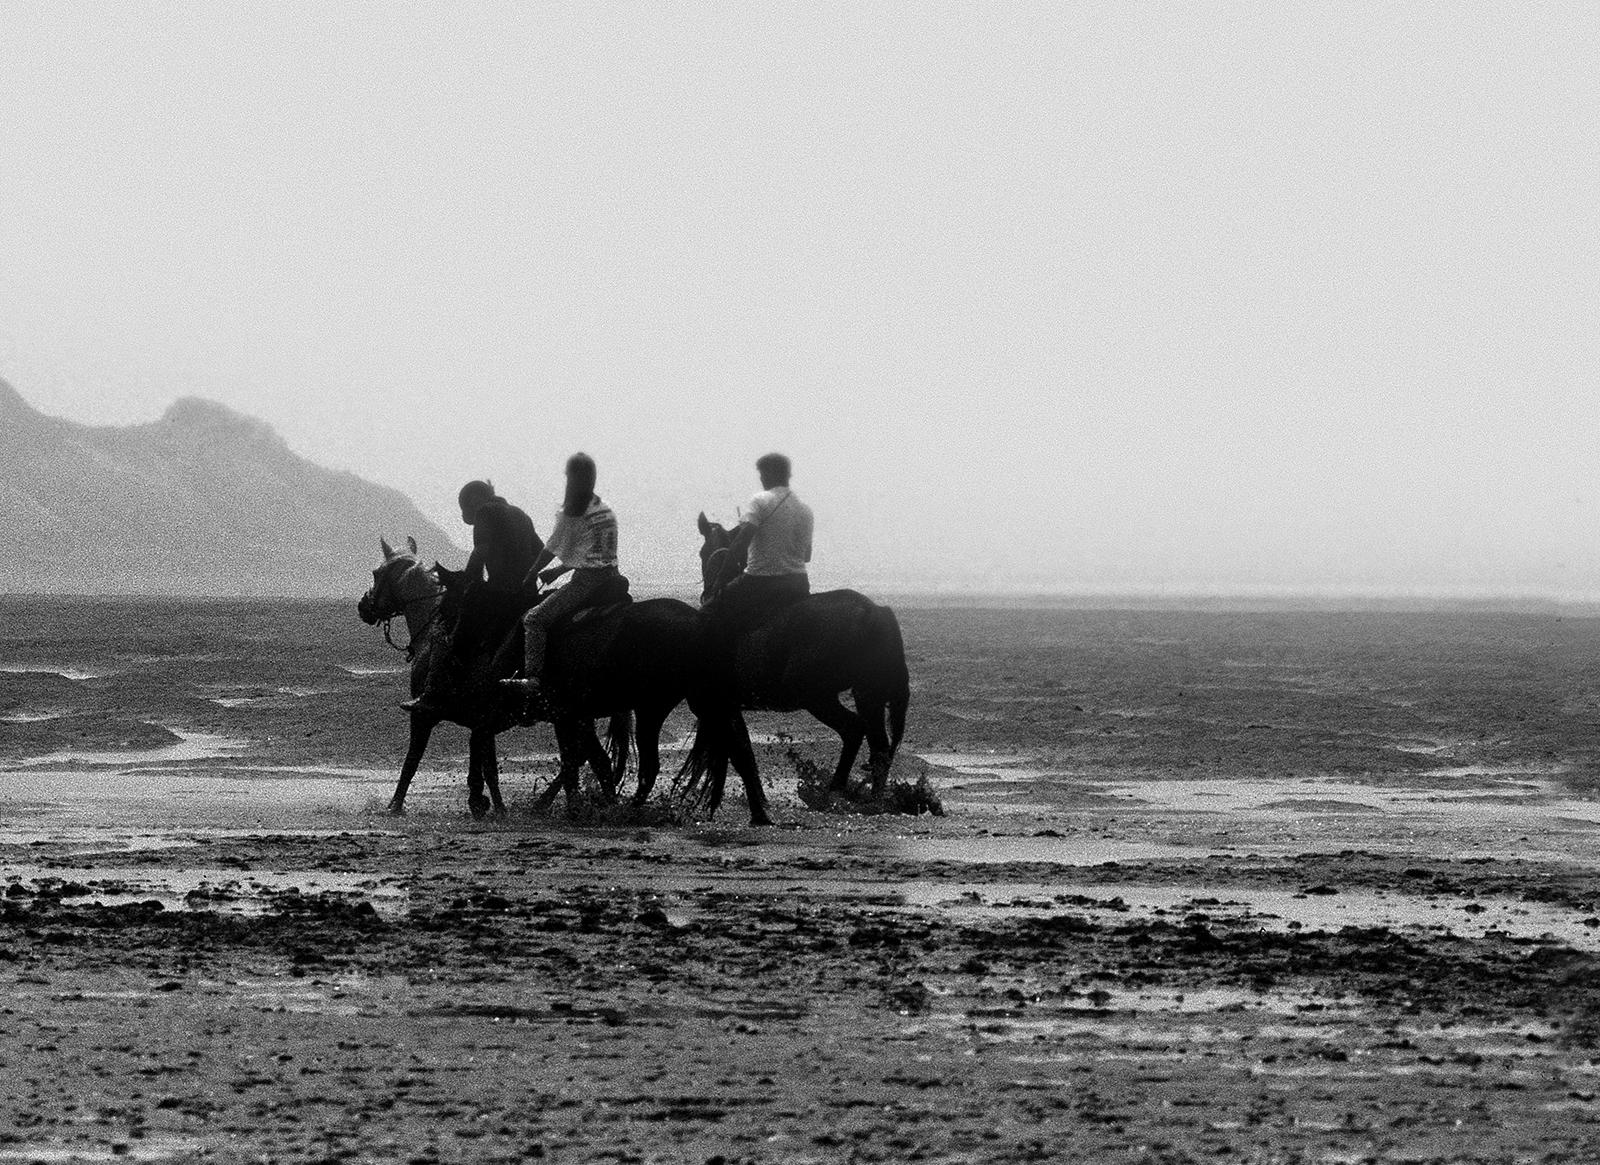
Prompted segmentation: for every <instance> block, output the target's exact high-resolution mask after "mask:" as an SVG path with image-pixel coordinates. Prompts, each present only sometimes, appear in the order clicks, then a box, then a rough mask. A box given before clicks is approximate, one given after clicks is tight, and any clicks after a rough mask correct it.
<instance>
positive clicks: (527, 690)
mask: <svg viewBox="0 0 1600 1165" xmlns="http://www.w3.org/2000/svg"><path fill="white" fill-rule="evenodd" d="M500 686H501V687H502V688H512V689H514V690H516V691H519V692H522V693H523V694H525V695H529V696H534V695H538V693H539V681H538V680H530V679H526V678H524V677H522V676H511V677H509V678H507V679H503V680H501V681H500Z"/></svg>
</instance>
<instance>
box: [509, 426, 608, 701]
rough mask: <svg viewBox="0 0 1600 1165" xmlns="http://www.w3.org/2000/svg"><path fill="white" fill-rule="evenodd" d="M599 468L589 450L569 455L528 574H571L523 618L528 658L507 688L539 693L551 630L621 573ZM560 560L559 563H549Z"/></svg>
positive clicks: (548, 579)
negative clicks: (598, 485) (545, 536)
mask: <svg viewBox="0 0 1600 1165" xmlns="http://www.w3.org/2000/svg"><path fill="white" fill-rule="evenodd" d="M597 477H598V470H597V468H596V466H595V463H594V458H592V457H590V456H589V455H588V454H587V453H574V454H573V455H572V456H571V457H569V458H568V459H567V488H566V495H565V496H564V498H563V499H562V503H561V509H560V510H559V511H558V512H557V514H556V523H555V527H554V528H553V529H552V530H551V532H550V540H549V541H548V542H546V543H545V545H544V549H543V550H542V551H541V552H540V554H539V556H538V558H537V559H536V560H535V562H534V564H533V569H532V570H530V571H529V572H528V574H529V579H528V583H529V585H530V586H531V584H532V579H533V576H534V575H538V577H539V579H540V580H541V581H543V582H545V583H551V582H554V581H555V580H556V579H558V578H560V577H561V576H562V575H564V574H566V573H568V572H569V571H570V572H571V574H572V578H571V579H570V580H569V581H568V582H567V584H566V585H565V586H563V587H561V588H560V589H559V590H556V591H552V592H549V594H548V595H547V597H546V598H545V599H544V600H543V601H542V602H540V603H539V604H538V605H537V606H536V607H534V608H533V609H532V610H531V611H529V612H528V613H527V614H526V615H524V616H523V618H522V629H523V634H524V643H525V649H524V661H523V669H522V675H521V676H520V677H519V678H516V679H509V680H502V681H501V683H503V684H505V685H507V686H508V687H515V688H520V689H521V690H522V691H524V692H527V693H529V694H536V693H538V691H539V685H540V679H541V677H542V676H543V674H544V657H545V646H546V644H547V642H548V640H549V634H550V628H551V626H552V625H553V624H555V622H556V621H557V620H559V619H561V618H562V617H563V616H565V615H570V614H572V613H573V612H574V611H577V610H579V609H580V608H583V607H586V606H589V605H590V604H591V603H592V602H594V601H596V599H597V598H599V597H600V595H601V592H602V591H605V592H607V593H610V592H612V591H613V590H614V586H613V584H614V583H615V581H616V580H617V579H618V578H619V577H620V574H619V572H618V570H617V516H616V514H615V513H613V512H612V510H611V507H610V506H608V505H606V504H605V502H603V501H601V500H600V495H599V494H597V493H595V492H594V487H595V481H596V479H597ZM558 559H559V560H560V563H561V565H560V566H556V567H550V568H549V569H545V568H546V567H548V566H549V564H550V563H551V562H554V561H556V560H558Z"/></svg>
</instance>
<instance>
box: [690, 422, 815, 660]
mask: <svg viewBox="0 0 1600 1165" xmlns="http://www.w3.org/2000/svg"><path fill="white" fill-rule="evenodd" d="M756 473H757V474H758V475H759V476H760V478H761V492H760V493H758V494H756V495H755V496H754V497H752V498H751V499H750V501H749V502H748V503H747V504H746V505H745V507H744V511H743V512H742V513H741V514H740V516H739V528H738V529H737V530H736V531H735V532H734V535H733V543H732V545H731V546H729V548H728V557H727V559H726V561H725V563H724V566H723V574H722V577H723V579H724V580H725V583H724V586H723V588H722V594H721V596H720V597H719V598H718V599H717V600H716V604H715V608H714V618H715V619H716V621H717V622H718V623H719V624H720V625H721V626H722V627H723V629H724V630H729V631H736V630H743V629H744V628H746V627H749V626H750V625H752V624H754V623H757V622H760V621H761V620H762V619H764V618H765V617H766V616H767V615H769V614H773V613H776V612H777V611H779V610H781V609H783V608H784V607H787V606H788V605H789V604H791V603H795V602H798V601H799V600H801V599H803V598H805V597H806V596H807V595H809V594H810V593H811V580H810V578H809V577H808V576H807V574H806V564H807V563H808V562H810V561H811V529H812V515H811V507H810V506H808V505H806V504H805V503H804V502H803V501H801V500H800V499H799V498H798V497H796V496H795V493H794V491H793V490H792V489H790V488H789V474H790V465H789V459H788V458H787V457H785V456H784V455H783V454H782V453H768V454H767V455H766V456H764V457H761V458H759V459H758V460H757V461H756ZM747 552H748V561H747V562H746V564H745V567H744V571H743V573H740V570H739V562H740V561H741V559H743V558H745V557H746V555H747Z"/></svg>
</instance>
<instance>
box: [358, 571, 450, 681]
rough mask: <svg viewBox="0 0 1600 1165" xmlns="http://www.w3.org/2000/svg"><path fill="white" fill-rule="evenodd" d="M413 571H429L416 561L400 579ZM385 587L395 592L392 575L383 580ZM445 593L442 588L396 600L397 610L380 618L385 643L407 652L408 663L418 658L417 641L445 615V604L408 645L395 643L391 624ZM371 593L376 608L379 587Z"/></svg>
mask: <svg viewBox="0 0 1600 1165" xmlns="http://www.w3.org/2000/svg"><path fill="white" fill-rule="evenodd" d="M413 570H422V571H423V573H424V574H426V573H427V571H426V570H424V569H423V566H422V564H421V563H420V562H416V561H415V560H413V561H412V564H411V566H410V567H408V568H407V569H406V570H405V571H403V572H402V573H401V576H400V577H402V578H403V577H404V576H405V575H407V574H410V573H411V571H413ZM383 585H384V588H385V590H393V589H394V586H395V582H394V578H393V576H392V575H390V576H386V577H385V578H384V580H383ZM444 592H445V588H444V587H442V586H441V587H439V588H438V589H436V590H432V591H429V592H428V593H427V594H425V595H413V596H412V597H411V598H409V599H396V600H395V609H394V610H392V611H391V612H390V613H389V614H387V615H380V616H378V618H379V620H380V621H381V622H382V623H383V641H384V642H385V643H387V644H388V645H389V646H390V647H392V648H394V649H395V650H396V651H403V652H405V655H406V662H407V663H410V662H411V661H412V660H413V659H415V658H416V655H417V641H418V640H419V639H421V638H423V637H424V632H426V631H427V630H428V629H429V628H430V627H432V626H433V625H434V624H435V623H437V622H438V621H439V618H440V616H442V615H443V614H444V604H443V603H439V604H437V605H436V606H435V607H434V609H433V614H431V615H429V616H428V618H427V620H426V621H425V622H424V623H423V624H422V626H421V627H418V628H417V629H416V630H415V631H414V632H412V633H411V638H410V641H409V642H408V643H404V644H400V643H396V642H395V641H394V639H393V637H392V635H391V632H390V624H392V623H393V622H394V621H395V620H396V619H399V618H404V617H406V616H407V615H409V613H410V611H411V608H412V607H415V606H416V605H417V604H419V603H428V602H433V601H434V600H436V599H438V598H439V597H440V596H442V595H443V594H444ZM369 593H370V594H371V595H372V597H373V606H374V607H376V606H377V594H378V587H377V586H376V585H374V586H373V588H372V590H371V591H370V592H369ZM373 613H374V614H375V615H376V614H377V612H376V610H374V612H373Z"/></svg>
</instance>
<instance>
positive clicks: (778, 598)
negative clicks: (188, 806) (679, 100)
mask: <svg viewBox="0 0 1600 1165" xmlns="http://www.w3.org/2000/svg"><path fill="white" fill-rule="evenodd" d="M810 593H811V579H810V578H809V577H808V576H806V575H803V574H741V575H738V576H736V577H735V578H734V579H733V580H732V581H731V582H729V583H728V585H727V586H725V587H723V588H722V594H721V595H719V596H718V597H717V600H716V603H715V604H714V605H713V607H712V612H711V617H712V620H713V621H714V623H715V624H716V627H717V629H718V630H719V631H720V632H721V633H722V634H724V635H726V636H729V637H735V636H739V635H742V634H744V633H745V632H746V631H748V630H750V628H752V627H754V626H755V625H756V624H758V623H762V622H765V621H766V620H767V619H768V618H770V617H771V616H773V615H776V614H777V613H778V612H779V611H781V610H783V609H784V608H785V607H788V606H791V605H792V604H794V603H798V602H799V601H800V600H801V599H803V598H805V597H806V596H807V595H809V594H810Z"/></svg>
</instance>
